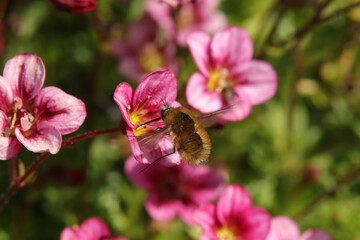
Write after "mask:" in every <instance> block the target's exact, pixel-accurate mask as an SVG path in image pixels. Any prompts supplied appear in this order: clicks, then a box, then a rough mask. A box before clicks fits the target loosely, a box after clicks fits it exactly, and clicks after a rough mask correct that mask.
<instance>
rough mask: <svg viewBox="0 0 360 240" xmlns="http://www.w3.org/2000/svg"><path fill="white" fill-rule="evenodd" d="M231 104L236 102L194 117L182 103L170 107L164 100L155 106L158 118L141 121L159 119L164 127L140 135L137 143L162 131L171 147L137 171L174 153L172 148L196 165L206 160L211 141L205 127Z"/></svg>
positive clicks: (150, 140)
mask: <svg viewBox="0 0 360 240" xmlns="http://www.w3.org/2000/svg"><path fill="white" fill-rule="evenodd" d="M234 106H237V104H231V105H229V106H226V107H224V108H222V109H220V110H218V111H215V112H212V113H208V114H203V115H200V116H198V117H195V116H194V115H193V113H192V112H191V111H190V110H189V109H187V108H185V107H176V108H172V107H170V106H168V105H167V104H166V103H164V104H163V105H162V106H161V107H160V109H159V111H160V114H161V118H156V119H153V120H150V121H148V122H145V123H143V124H141V125H146V124H149V123H151V122H156V121H158V120H161V119H162V120H163V122H164V123H165V127H162V128H159V129H158V130H156V131H154V132H150V133H148V134H145V136H141V137H140V139H139V144H146V143H151V144H154V143H155V142H158V140H159V139H160V138H161V137H163V136H164V135H170V139H171V141H172V142H173V143H174V149H173V151H172V152H171V153H168V154H165V155H163V156H161V157H159V158H157V159H155V160H154V161H153V162H152V163H150V164H149V165H148V166H146V167H145V168H144V169H142V170H141V171H140V172H143V171H144V170H146V169H147V168H149V167H150V166H151V165H152V164H154V163H155V162H157V161H158V160H160V159H162V158H164V157H167V156H169V155H171V154H174V153H175V151H176V150H177V151H178V152H179V154H180V156H181V157H182V159H184V160H185V161H186V162H187V163H189V164H195V165H196V164H200V163H201V162H204V161H206V160H207V159H208V157H209V155H210V151H211V142H210V138H209V135H208V134H207V132H206V130H205V127H209V126H212V125H214V123H216V122H218V121H219V120H220V119H221V114H223V113H225V112H227V111H228V110H229V109H230V108H233V107H234Z"/></svg>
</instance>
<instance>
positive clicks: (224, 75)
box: [206, 68, 233, 93]
mask: <svg viewBox="0 0 360 240" xmlns="http://www.w3.org/2000/svg"><path fill="white" fill-rule="evenodd" d="M206 87H207V89H208V90H209V91H217V92H219V93H221V92H222V91H223V89H224V88H226V87H233V83H232V82H231V81H230V79H229V71H228V70H227V69H226V68H222V69H216V70H213V71H210V77H209V80H208V82H207V85H206Z"/></svg>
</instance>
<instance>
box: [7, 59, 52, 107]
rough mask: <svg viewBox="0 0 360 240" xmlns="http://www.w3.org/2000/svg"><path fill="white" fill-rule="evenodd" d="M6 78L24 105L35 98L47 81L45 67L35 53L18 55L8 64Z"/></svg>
mask: <svg viewBox="0 0 360 240" xmlns="http://www.w3.org/2000/svg"><path fill="white" fill-rule="evenodd" d="M4 78H5V80H6V81H8V82H9V84H10V85H11V88H12V89H13V91H14V95H16V96H18V97H20V98H21V99H22V100H23V102H24V104H26V103H27V102H28V101H29V100H31V99H32V98H34V97H35V95H36V94H37V93H38V92H39V91H40V89H41V88H42V86H43V84H44V81H45V67H44V64H43V62H42V60H41V58H39V57H37V56H36V55H35V54H33V53H27V54H18V55H16V56H15V57H13V58H11V59H10V60H8V61H7V62H6V65H5V67H4Z"/></svg>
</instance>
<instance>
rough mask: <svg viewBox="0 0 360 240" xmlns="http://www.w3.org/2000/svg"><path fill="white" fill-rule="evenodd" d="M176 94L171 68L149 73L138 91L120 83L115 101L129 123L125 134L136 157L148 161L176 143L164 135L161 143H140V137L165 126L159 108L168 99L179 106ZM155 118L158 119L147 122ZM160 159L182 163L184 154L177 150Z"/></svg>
mask: <svg viewBox="0 0 360 240" xmlns="http://www.w3.org/2000/svg"><path fill="white" fill-rule="evenodd" d="M176 95H177V81H176V77H175V75H174V74H173V73H172V72H170V71H168V70H165V71H156V72H153V73H151V74H149V75H147V76H146V77H145V78H144V79H143V80H142V81H141V82H140V83H139V85H138V87H137V88H136V90H135V92H134V91H133V89H132V88H131V86H130V85H129V84H128V83H126V82H123V83H120V84H119V85H118V86H117V87H116V90H115V92H114V100H115V102H116V103H117V104H118V106H119V108H120V111H121V113H122V115H123V117H124V121H125V122H126V124H127V127H126V135H127V136H128V140H129V143H130V147H131V150H132V152H133V154H134V156H135V159H136V160H138V161H139V162H141V163H144V164H149V163H151V162H153V161H154V160H156V159H158V158H160V157H162V156H164V155H166V154H169V153H171V152H173V150H174V144H173V142H172V141H171V139H170V137H169V136H164V137H163V138H162V139H161V141H158V142H154V141H153V143H154V144H152V143H150V144H144V142H139V139H140V137H141V136H144V135H146V134H148V133H150V132H152V131H155V130H157V129H158V128H159V127H164V122H163V121H162V120H161V118H160V112H159V109H160V107H161V105H162V104H163V103H164V102H165V101H166V104H167V105H168V106H172V107H177V106H179V103H177V102H175V99H176ZM154 119H159V120H158V121H155V122H152V123H151V124H146V123H147V122H148V121H152V120H154ZM164 160H168V161H164ZM161 162H162V163H163V162H164V163H170V164H171V163H175V164H179V163H180V162H181V157H180V155H179V153H177V152H175V153H174V154H170V155H169V156H167V157H164V158H163V160H162V161H161Z"/></svg>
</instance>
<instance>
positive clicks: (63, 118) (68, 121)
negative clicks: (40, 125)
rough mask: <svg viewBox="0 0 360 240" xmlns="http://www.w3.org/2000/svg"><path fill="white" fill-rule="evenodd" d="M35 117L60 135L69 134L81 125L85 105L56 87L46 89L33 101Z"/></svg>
mask: <svg viewBox="0 0 360 240" xmlns="http://www.w3.org/2000/svg"><path fill="white" fill-rule="evenodd" d="M34 107H35V116H37V117H38V118H39V119H40V120H41V121H45V122H48V123H50V124H51V125H53V126H54V127H56V128H57V129H58V130H59V131H60V133H61V134H63V135H64V134H69V133H72V132H74V131H76V130H77V129H79V128H80V126H81V125H82V124H83V122H84V120H85V117H86V109H85V104H84V103H83V102H82V101H81V100H80V99H78V98H76V97H73V96H71V95H69V94H67V93H65V92H64V91H62V90H61V89H59V88H57V87H46V88H44V89H42V90H41V91H40V93H39V94H38V96H37V97H36V99H35V101H34Z"/></svg>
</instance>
